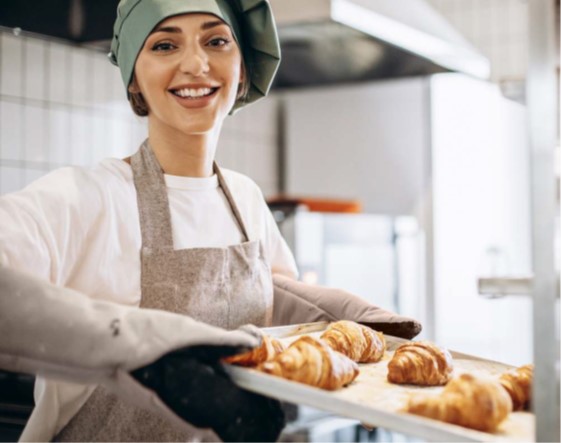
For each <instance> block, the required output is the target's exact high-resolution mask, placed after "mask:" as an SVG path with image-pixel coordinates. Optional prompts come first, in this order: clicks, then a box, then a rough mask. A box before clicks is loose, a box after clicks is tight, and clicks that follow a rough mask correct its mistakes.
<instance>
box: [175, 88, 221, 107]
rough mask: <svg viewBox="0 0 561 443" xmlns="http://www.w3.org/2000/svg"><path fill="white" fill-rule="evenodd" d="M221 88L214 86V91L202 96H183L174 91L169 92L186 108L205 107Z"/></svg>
mask: <svg viewBox="0 0 561 443" xmlns="http://www.w3.org/2000/svg"><path fill="white" fill-rule="evenodd" d="M219 89H220V88H212V92H211V93H210V94H208V95H204V96H201V97H181V96H179V95H177V94H175V93H174V92H173V91H169V93H170V94H171V95H172V96H173V98H174V99H175V100H177V102H178V103H179V104H180V105H181V106H183V107H184V108H189V109H193V108H204V107H205V106H208V105H209V104H210V103H211V102H212V100H213V99H214V97H215V96H216V94H217V92H218V90H219Z"/></svg>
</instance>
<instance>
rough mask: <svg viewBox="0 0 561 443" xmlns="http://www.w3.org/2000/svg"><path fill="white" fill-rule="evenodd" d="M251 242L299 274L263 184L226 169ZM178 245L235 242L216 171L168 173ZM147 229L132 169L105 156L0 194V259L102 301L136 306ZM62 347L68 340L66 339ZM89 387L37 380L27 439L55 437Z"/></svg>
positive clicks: (283, 269)
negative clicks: (96, 162) (206, 173)
mask: <svg viewBox="0 0 561 443" xmlns="http://www.w3.org/2000/svg"><path fill="white" fill-rule="evenodd" d="M222 172H223V175H224V177H225V180H226V182H227V183H228V186H229V188H230V192H231V193H232V195H233V197H234V199H235V201H236V203H237V205H238V209H239V211H240V213H241V217H242V218H243V220H244V222H245V224H246V228H247V230H248V235H249V237H250V240H261V242H262V244H263V250H264V255H265V259H266V260H267V261H268V263H269V264H270V266H271V269H272V271H273V272H274V273H280V274H284V275H288V276H292V277H295V276H296V275H297V269H296V265H295V262H294V258H293V256H292V254H291V252H290V250H289V248H288V246H287V245H286V242H285V241H284V240H283V238H282V237H281V235H280V233H279V231H278V229H277V226H276V224H275V222H274V219H273V217H272V215H271V213H270V211H269V210H268V208H267V205H266V203H265V201H264V199H263V196H262V194H261V191H260V190H259V188H258V187H257V185H256V184H255V183H254V182H253V181H252V180H251V179H249V178H248V177H246V176H244V175H242V174H239V173H236V172H233V171H230V170H222ZM165 181H166V185H167V189H168V197H169V204H170V212H171V221H172V229H173V241H174V248H175V249H187V248H196V247H225V246H229V245H233V244H239V243H240V242H241V241H242V234H241V232H240V229H239V227H238V225H237V223H236V221H235V218H234V216H233V214H232V211H231V209H230V207H229V205H228V203H227V200H226V197H225V196H224V194H223V192H222V190H221V189H220V187H219V185H218V179H217V177H216V176H212V177H209V178H190V177H177V176H168V175H166V176H165ZM140 248H141V234H140V225H139V216H138V206H137V200H136V190H135V188H134V183H133V177H132V170H131V168H130V166H129V165H128V164H127V163H126V162H124V161H122V160H118V159H107V160H104V161H103V162H101V163H100V164H99V165H98V166H96V167H94V168H91V169H86V168H80V167H70V168H63V169H60V170H57V171H54V172H51V173H50V174H47V175H46V176H44V177H42V178H40V179H39V180H37V181H35V182H34V183H32V184H31V185H29V186H28V187H26V188H25V189H23V190H22V191H19V192H17V193H13V194H8V195H5V196H3V197H1V198H0V263H1V264H2V265H5V266H8V267H11V268H15V269H19V270H22V271H26V272H29V273H31V274H33V275H35V276H39V277H42V278H44V279H46V280H48V281H50V282H52V283H54V284H57V285H60V286H65V287H69V288H72V289H75V290H77V291H80V292H82V293H85V294H87V295H89V296H90V297H93V298H96V299H104V300H109V301H113V302H117V303H121V304H126V305H129V306H138V305H139V303H140V295H141V294H140ZM61 345H63V344H61ZM91 391H92V388H91V387H84V386H79V385H74V384H70V383H58V382H56V383H55V382H51V381H46V380H44V379H41V378H38V381H37V383H36V388H35V402H36V408H35V411H34V412H33V415H32V417H31V419H30V422H29V424H28V426H27V428H26V430H25V431H24V434H23V436H22V439H23V440H46V439H50V438H52V436H54V435H55V434H56V433H58V432H59V431H60V429H61V428H62V427H64V426H65V425H66V423H67V422H68V421H69V420H70V419H71V418H72V416H73V415H74V414H75V413H76V412H77V411H78V410H79V409H80V407H81V406H82V405H83V403H84V402H85V401H86V400H87V398H88V396H89V394H90V393H91Z"/></svg>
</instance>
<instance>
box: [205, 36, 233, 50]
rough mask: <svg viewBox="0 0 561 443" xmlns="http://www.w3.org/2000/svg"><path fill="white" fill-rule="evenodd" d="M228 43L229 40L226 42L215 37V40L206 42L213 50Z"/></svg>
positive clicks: (221, 38) (224, 39)
mask: <svg viewBox="0 0 561 443" xmlns="http://www.w3.org/2000/svg"><path fill="white" fill-rule="evenodd" d="M229 43H230V40H228V39H227V38H223V37H217V38H213V39H212V40H210V41H209V42H208V44H209V45H210V46H213V47H215V48H219V47H221V46H226V45H228V44H229Z"/></svg>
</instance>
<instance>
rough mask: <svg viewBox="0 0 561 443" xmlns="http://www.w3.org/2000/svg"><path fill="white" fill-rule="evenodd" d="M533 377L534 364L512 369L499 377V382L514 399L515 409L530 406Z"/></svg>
mask: <svg viewBox="0 0 561 443" xmlns="http://www.w3.org/2000/svg"><path fill="white" fill-rule="evenodd" d="M533 378H534V365H525V366H521V367H519V368H516V369H511V370H510V371H508V372H505V373H504V374H502V375H501V376H500V377H499V382H500V383H501V385H502V386H503V388H505V389H506V390H507V392H508V394H509V395H510V398H511V399H512V407H513V409H514V410H515V411H518V410H520V409H526V408H527V407H528V405H529V403H530V397H531V395H532V381H533Z"/></svg>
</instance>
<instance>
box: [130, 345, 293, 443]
mask: <svg viewBox="0 0 561 443" xmlns="http://www.w3.org/2000/svg"><path fill="white" fill-rule="evenodd" d="M240 351H243V349H240V348H239V347H234V346H208V345H198V346H191V347H188V348H185V349H182V350H179V351H175V352H173V353H170V354H168V355H165V356H164V357H162V358H160V359H159V360H157V361H156V362H154V363H152V364H150V365H148V366H145V367H143V368H140V369H137V370H135V371H133V372H132V373H131V374H132V376H133V377H134V378H136V379H137V380H138V381H139V382H140V383H142V384H143V385H144V386H146V387H147V388H149V389H151V390H153V391H154V392H156V393H157V394H158V396H159V397H160V398H161V399H162V400H163V402H164V403H165V404H166V405H167V406H168V407H169V408H171V409H172V410H173V411H174V412H175V413H176V414H177V415H178V416H180V417H181V418H182V419H184V420H185V421H187V422H189V423H191V424H193V425H194V426H197V427H199V428H211V429H212V430H213V431H214V432H215V433H216V435H218V436H219V437H220V438H221V439H222V440H223V441H262V442H270V441H276V440H277V439H278V438H279V436H280V433H281V431H282V429H283V428H284V426H285V424H286V422H285V416H284V412H283V410H282V407H281V404H280V402H279V401H277V400H273V399H271V398H267V397H263V396H261V395H257V394H254V393H251V392H249V391H246V390H244V389H241V388H239V387H237V386H236V385H235V384H234V383H232V381H231V380H230V378H229V376H228V375H227V374H226V372H225V371H224V369H223V367H222V365H221V363H220V360H221V359H222V358H225V357H228V356H231V355H234V354H237V353H240Z"/></svg>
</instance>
